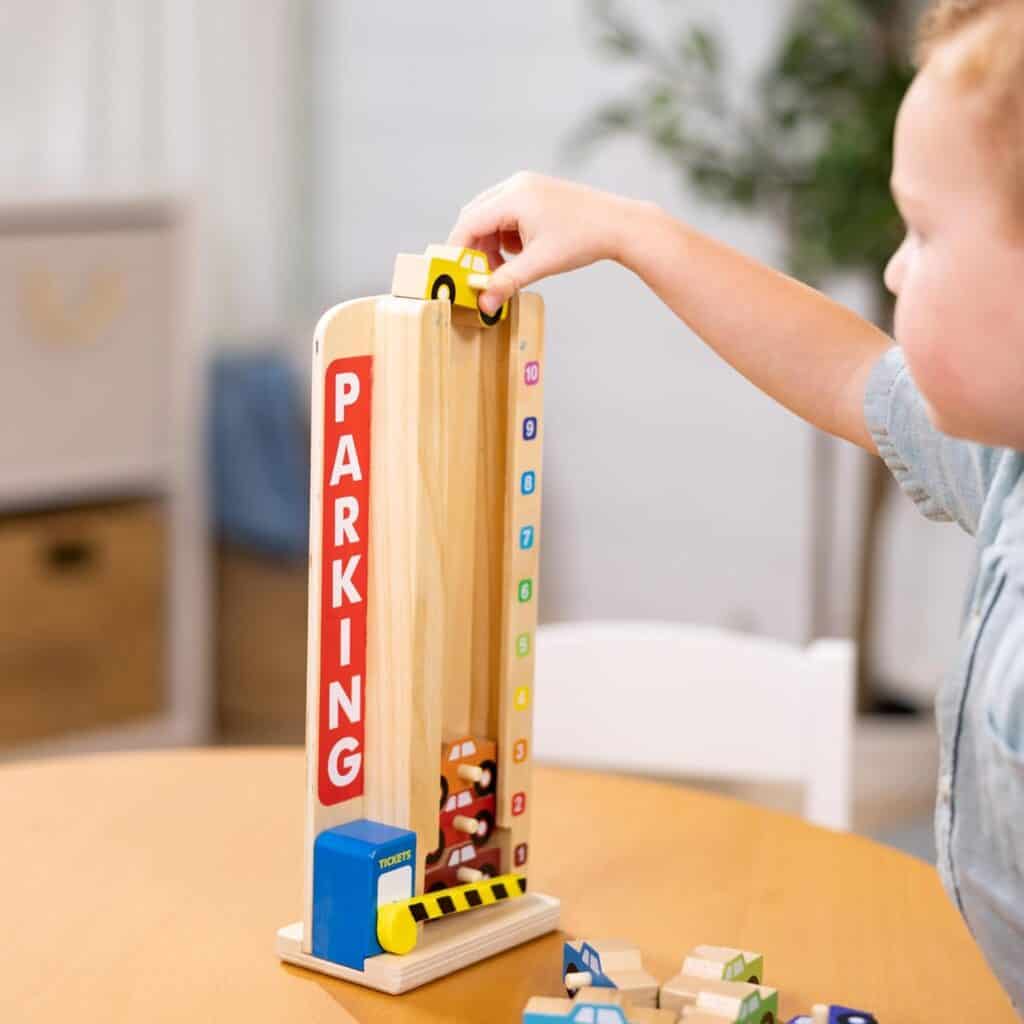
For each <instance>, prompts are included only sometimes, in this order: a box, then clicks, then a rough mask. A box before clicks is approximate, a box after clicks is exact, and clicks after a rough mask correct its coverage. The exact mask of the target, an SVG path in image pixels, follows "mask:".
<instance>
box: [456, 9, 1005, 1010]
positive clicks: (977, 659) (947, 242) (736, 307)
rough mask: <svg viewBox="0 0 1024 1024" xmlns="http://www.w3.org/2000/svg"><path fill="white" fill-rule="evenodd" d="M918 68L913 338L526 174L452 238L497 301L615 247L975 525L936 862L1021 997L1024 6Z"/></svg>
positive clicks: (638, 216) (657, 215) (912, 482)
mask: <svg viewBox="0 0 1024 1024" xmlns="http://www.w3.org/2000/svg"><path fill="white" fill-rule="evenodd" d="M921 65H922V66H921V70H920V72H919V74H918V75H917V78H916V79H915V81H914V84H913V85H912V87H911V88H910V90H909V92H908V93H907V96H906V97H905V99H904V102H903V106H902V109H901V111H900V115H899V120H898V123H897V127H896V137H895V155H894V169H893V176H892V186H893V194H894V196H895V198H896V201H897V203H898V205H899V208H900V211H901V213H902V215H903V218H904V220H905V222H906V225H907V234H906V238H905V240H904V242H903V244H902V245H901V246H900V248H899V250H898V251H897V252H896V254H895V255H894V256H893V257H892V260H891V262H890V263H889V266H888V268H887V270H886V284H887V285H888V287H889V288H890V289H891V290H892V291H893V292H894V293H895V295H896V296H897V307H896V323H895V337H896V342H897V347H892V341H891V340H890V339H889V338H888V337H887V336H886V335H884V334H883V333H882V332H881V331H879V330H877V329H876V328H875V327H873V326H872V325H871V324H869V323H867V322H865V321H863V320H861V319H860V318H858V317H857V316H855V315H854V314H853V313H850V312H848V311H847V310H845V309H843V308H841V307H840V306H838V305H836V304H835V303H833V302H831V301H830V300H829V299H827V298H825V297H824V296H822V295H820V294H818V293H817V292H815V291H813V290H811V289H810V288H807V287H805V286H803V285H802V284H799V283H798V282H796V281H794V280H791V279H789V278H787V277H785V276H784V275H782V274H779V273H776V272H775V271H773V270H770V269H768V268H766V267H764V266H761V265H759V264H757V263H755V262H753V261H752V260H749V259H747V258H745V257H744V256H742V255H740V254H739V253H737V252H735V251H733V250H731V249H729V248H727V247H726V246H724V245H721V244H719V243H717V242H715V241H712V240H711V239H709V238H706V237H703V236H701V235H700V234H698V233H697V232H696V231H694V230H692V229H691V228H689V227H688V226H687V225H685V224H681V223H678V222H676V221H673V220H672V219H671V218H670V217H668V216H667V215H666V214H665V213H663V212H662V211H661V210H659V209H658V208H656V207H655V206H653V205H650V204H648V203H643V202H637V201H634V200H629V199H624V198H620V197H617V196H613V195H608V194H605V193H602V192H598V191H595V190H593V189H589V188H585V187H583V186H580V185H576V184H572V183H569V182H564V181H558V180H553V179H550V178H544V177H540V176H538V175H534V174H517V175H516V176H514V177H513V178H510V179H509V180H508V181H506V182H504V183H502V184H500V185H498V186H496V187H495V188H493V189H491V190H490V191H488V192H484V193H483V194H482V195H480V196H479V197H477V198H476V199H474V200H473V201H472V202H471V203H469V204H468V205H467V206H466V207H465V208H464V209H463V210H462V212H461V214H460V216H459V218H458V222H457V223H456V225H455V228H454V229H453V231H452V235H451V238H450V241H451V242H452V243H453V244H455V245H460V246H474V247H476V248H481V249H484V250H485V251H487V252H488V254H489V255H490V257H491V260H492V266H495V265H497V266H498V269H497V270H496V272H495V273H494V276H493V278H492V281H491V284H490V286H489V288H488V290H487V291H486V293H485V294H484V295H482V296H481V299H480V305H481V307H482V308H483V309H484V310H485V311H488V312H489V311H492V310H493V309H495V308H496V307H497V306H498V305H499V304H500V303H501V302H504V301H505V300H506V299H507V298H508V297H509V295H511V294H512V292H513V291H515V290H516V289H518V288H522V287H525V286H527V285H529V284H531V283H532V282H534V281H537V280H539V279H540V278H543V277H546V276H549V275H551V274H556V273H560V272H562V271H566V270H571V269H574V268H577V267H582V266H585V265H587V264H589V263H593V262H595V261H597V260H601V259H613V260H616V261H618V262H619V263H621V264H622V265H623V266H625V267H628V268H629V269H630V270H632V271H633V272H634V273H636V274H638V275H639V276H640V277H641V278H642V279H643V280H644V281H645V282H646V283H647V284H648V285H649V287H650V288H651V289H652V290H653V291H654V292H655V293H656V294H657V295H658V296H659V297H660V298H661V299H662V300H663V301H664V302H666V303H667V304H668V305H669V306H670V307H671V308H672V310H673V311H674V312H675V313H676V314H677V315H678V316H679V317H680V318H681V319H682V320H684V321H685V322H686V323H687V324H689V325H690V327H692V328H693V330H694V331H696V333H697V334H699V335H700V336H701V337H702V338H703V339H704V340H705V341H706V342H707V343H708V344H709V345H710V346H711V347H712V348H713V349H714V350H715V351H716V352H718V353H719V355H721V356H722V357H723V358H724V359H726V360H727V361H728V362H729V363H730V364H731V365H732V366H733V367H735V368H736V369H737V370H738V371H739V372H741V373H742V374H744V375H745V376H746V377H747V378H749V379H750V380H751V381H753V382H754V383H755V384H756V385H757V386H758V387H760V388H762V389H763V390H764V391H766V392H767V393H768V394H770V395H772V396H773V397H774V398H775V399H776V400H777V401H779V402H781V403H782V404H783V405H785V406H786V407H787V408H789V409H791V410H792V411H793V412H796V413H798V414H799V415H800V416H803V417H804V418H805V419H807V420H809V421H810V422H811V423H814V424H815V425H817V426H818V427H821V428H822V429H824V430H828V431H831V432H832V433H833V434H836V435H838V436H840V437H844V438H846V439H847V440H849V441H852V442H854V443H855V444H858V445H860V446H861V447H862V448H865V449H867V450H868V451H869V452H872V453H877V454H878V455H880V456H881V457H882V458H883V459H884V460H885V462H886V464H887V465H888V466H889V468H890V469H891V470H892V472H893V474H894V475H895V477H896V479H897V480H898V481H899V483H900V484H901V486H902V487H903V489H904V490H905V491H906V493H907V494H908V495H909V497H910V498H911V499H912V500H913V501H914V503H915V504H916V505H917V506H918V507H919V508H920V510H921V511H922V513H923V514H924V515H926V516H927V517H928V518H930V519H936V520H947V521H956V522H957V523H959V524H960V526H961V527H962V528H963V529H964V530H966V531H967V532H968V533H970V534H971V535H973V536H974V537H975V538H976V540H977V558H976V565H975V571H974V573H973V574H972V579H971V582H970V585H969V588H968V594H967V604H966V607H965V617H964V624H963V631H962V636H961V646H960V653H959V657H958V659H957V663H956V665H955V666H954V668H953V671H952V672H951V673H950V675H949V676H948V678H947V679H946V681H945V683H944V685H943V688H942V691H941V693H940V694H939V697H938V700H937V702H936V709H937V718H938V725H939V732H940V738H941V749H942V761H941V776H940V779H939V787H938V801H937V809H936V836H937V841H938V852H939V870H940V872H941V875H942V878H943V881H944V883H945V886H946V889H947V890H948V892H949V894H950V896H951V898H952V899H953V900H954V901H955V902H956V905H957V907H958V908H959V909H960V912H961V913H962V914H963V916H964V918H965V919H966V921H967V924H968V926H969V927H970V929H971V931H972V933H973V934H974V937H975V938H976V940H977V941H978V943H979V944H980V945H981V948H982V949H983V951H984V952H985V954H986V956H987V957H988V959H989V961H990V963H991V964H992V966H993V968H994V969H995V972H996V973H997V975H998V976H999V978H1000V979H1001V981H1002V983H1003V985H1004V986H1005V987H1006V989H1007V991H1008V992H1009V993H1010V995H1011V997H1012V998H1013V1000H1014V1001H1015V1004H1016V1006H1017V1007H1018V1010H1021V1009H1024V479H1022V473H1024V296H1022V294H1021V293H1022V292H1024V0H939V2H937V3H935V4H934V5H933V7H932V9H931V11H930V12H929V13H928V15H927V16H926V19H925V22H924V25H923V31H922V43H921ZM502 251H504V252H505V253H507V254H508V259H507V261H504V262H503V260H502V256H501V253H502Z"/></svg>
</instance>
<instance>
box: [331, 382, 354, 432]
mask: <svg viewBox="0 0 1024 1024" xmlns="http://www.w3.org/2000/svg"><path fill="white" fill-rule="evenodd" d="M358 401H359V375H358V374H355V373H339V374H338V382H337V384H336V385H335V392H334V422H335V423H344V422H345V409H346V408H348V406H350V405H355V404H356V402H358Z"/></svg>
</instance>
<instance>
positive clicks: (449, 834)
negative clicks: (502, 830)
mask: <svg viewBox="0 0 1024 1024" xmlns="http://www.w3.org/2000/svg"><path fill="white" fill-rule="evenodd" d="M496 810H497V804H496V802H495V798H494V794H493V793H492V794H491V795H490V796H477V795H476V791H475V790H473V789H464V790H462V792H461V793H453V794H452V795H451V796H450V797H448V799H447V800H446V801H445V803H444V807H442V808H441V820H440V825H441V835H442V837H443V838H444V847H443V848H444V849H448V847H450V846H458V845H459V844H460V843H464V842H465V841H466V839H467V838H469V837H472V839H473V842H474V843H475V844H476V845H477V846H483V845H484V844H485V843H486V842H487V840H489V839H490V838H491V833H492V832H493V831H494V815H495V812H496ZM470 824H472V825H473V826H474V827H475V829H476V831H475V832H470V831H469V829H468V828H466V827H465V826H467V825H470ZM460 825H462V826H464V827H462V828H460V827H459V826H460Z"/></svg>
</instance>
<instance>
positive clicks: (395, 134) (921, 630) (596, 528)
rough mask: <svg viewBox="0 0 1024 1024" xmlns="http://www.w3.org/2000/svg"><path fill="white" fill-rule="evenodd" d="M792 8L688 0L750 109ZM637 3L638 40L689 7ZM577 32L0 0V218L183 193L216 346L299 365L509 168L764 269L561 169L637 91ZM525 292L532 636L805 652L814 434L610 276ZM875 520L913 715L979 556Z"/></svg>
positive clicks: (630, 180) (886, 637)
mask: <svg viewBox="0 0 1024 1024" xmlns="http://www.w3.org/2000/svg"><path fill="white" fill-rule="evenodd" d="M790 2H791V0H736V2H734V3H732V4H729V5H722V4H718V3H716V2H714V0H690V2H689V4H688V5H687V9H688V10H690V11H692V13H693V16H694V18H696V19H699V20H702V21H706V22H709V23H711V24H713V25H718V26H719V28H720V30H721V36H722V38H723V39H724V40H725V41H726V43H727V46H728V50H729V57H730V59H731V61H732V62H733V64H732V66H733V67H734V68H736V69H738V73H737V74H736V76H735V77H736V82H735V85H736V89H737V91H738V92H739V93H742V92H743V90H744V89H745V88H746V87H747V86H748V85H749V82H750V81H751V80H752V78H753V77H754V75H755V74H756V71H757V68H758V66H759V65H760V63H761V61H762V60H763V59H764V57H765V56H766V54H767V53H768V52H769V51H770V49H771V46H772V44H773V41H774V38H775V34H776V32H777V31H778V30H779V28H780V21H781V17H782V13H783V12H784V11H785V10H786V9H787V8H788V6H789V3H790ZM680 6H681V5H680ZM630 9H631V10H633V11H638V12H640V13H641V14H643V16H644V17H650V18H655V19H656V18H659V17H665V16H667V15H666V12H669V13H670V12H671V11H673V10H678V9H680V8H679V7H677V6H676V5H666V4H663V3H659V2H656V0H643V2H636V3H632V4H630ZM589 36H590V33H589V30H588V23H587V20H586V18H585V17H584V14H583V5H582V3H580V2H579V0H574V2H565V3H558V4H551V3H544V2H543V0H519V2H517V3H514V4H480V3H469V2H468V0H451V2H448V3H446V4H443V5H423V4H419V3H415V2H412V0H399V2H394V3H388V4H376V5H371V4H361V3H355V2H354V0H260V3H259V4H253V3H250V2H248V0H213V2H210V3H200V2H199V0H149V2H147V3H144V4H139V3H127V2H124V0H13V2H11V3H5V4H2V5H0V121H2V122H3V124H4V126H5V136H4V138H5V141H4V145H3V146H2V147H0V196H3V197H8V196H11V195H14V196H20V195H24V194H26V193H29V192H33V193H38V192H45V193H52V192H75V193H83V192H84V193H92V192H96V191H105V192H111V191H114V192H116V191H148V190H153V189H167V188H171V189H183V188H184V189H191V190H194V191H195V192H196V193H197V194H198V195H199V197H200V199H201V202H202V208H203V233H204V241H205V246H204V260H205V273H204V283H205V288H206V299H207V303H206V307H207V320H206V322H207V327H208V333H210V334H212V335H215V336H218V337H222V338H223V337H232V336H239V335H254V334H266V335H274V334H278V335H279V334H280V333H281V330H282V328H284V329H286V330H288V329H292V330H294V331H295V335H296V342H295V350H296V353H297V356H298V360H299V362H300V364H301V363H303V362H304V361H305V360H306V359H307V358H308V355H307V353H308V337H309V334H310V331H311V326H312V323H313V322H315V319H316V315H317V313H318V311H319V310H321V309H323V308H324V307H326V306H327V305H329V304H331V303H333V302H336V301H338V300H339V299H341V298H344V297H348V296H352V295H360V294H368V293H371V292H374V291H380V290H384V289H386V288H387V285H388V281H389V277H390V267H391V261H392V258H393V255H394V253H395V252H396V251H416V250H421V249H422V248H423V246H424V245H425V244H426V243H427V242H429V241H433V240H436V239H439V238H443V237H444V236H445V235H446V233H447V231H448V229H449V227H450V225H451V223H452V220H453V219H454V217H455V215H456V213H457V211H458V208H459V206H460V205H461V204H462V203H464V202H465V201H466V200H467V199H468V198H469V197H470V196H472V195H473V194H474V193H475V192H476V191H478V190H479V189H481V188H484V187H486V186H487V185H490V184H492V183H493V182H495V181H496V180H498V179H500V178H502V177H504V176H505V175H507V174H510V173H511V172H513V171H515V170H518V169H519V168H522V167H532V168H536V169H538V170H542V171H548V172H552V173H557V174H566V175H571V176H574V177H578V178H583V179H585V180H588V181H590V182H592V183H594V184H596V185H598V186H602V187H606V188H611V189H615V190H618V191H623V192H628V193H632V194H636V195H644V196H647V197H649V198H652V199H655V200H657V201H658V202H660V203H661V204H662V205H664V206H665V207H667V208H668V209H670V210H672V211H673V212H675V213H676V214H678V215H679V216H682V217H686V218H688V219H690V220H691V221H693V222H694V223H696V224H697V225H698V226H701V227H703V228H705V229H707V230H709V231H711V232H712V233H714V234H715V235H717V236H718V237H721V238H724V239H726V240H728V241H730V242H732V243H734V244H736V245H737V246H739V247H741V248H743V249H745V250H746V251H748V252H750V253H752V254H754V255H756V256H760V257H762V258H765V259H768V260H770V261H773V262H776V263H777V262H778V261H779V255H780V251H781V249H780V244H779V237H778V235H777V233H776V231H775V230H774V228H773V227H772V226H770V225H768V224H766V223H764V222H761V221H758V220H753V219H748V218H744V217H739V216H737V215H734V214H729V213H726V212H723V211H722V210H720V209H716V208H714V207H712V206H710V205H708V204H707V203H706V202H704V201H702V200H701V199H699V198H698V197H695V196H694V195H692V194H691V193H689V192H688V191H686V190H684V189H683V188H682V187H680V183H679V182H678V181H677V180H676V179H675V178H674V177H673V176H672V175H671V174H670V173H668V172H667V171H666V170H665V168H664V167H662V166H661V165H660V164H659V163H658V162H657V161H656V160H655V159H654V158H653V157H652V156H651V155H650V154H649V153H648V152H647V151H646V150H645V149H644V148H642V147H640V146H638V145H636V144H634V143H626V142H623V143H617V144H615V145H613V146H611V147H608V148H606V149H604V150H603V151H602V152H601V153H600V154H599V155H597V156H596V157H595V158H593V159H591V160H590V161H588V162H586V163H583V164H573V163H572V162H570V160H569V159H568V157H567V155H566V152H565V145H564V144H565V141H566V140H567V138H568V136H569V134H570V133H571V131H572V129H573V128H574V127H575V126H577V125H578V124H579V122H580V120H581V118H582V117H583V116H584V115H585V114H586V113H587V112H588V111H590V110H592V109H593V108H594V107H595V106H596V105H597V104H598V103H599V102H600V101H601V99H602V98H605V97H607V96H610V95H613V94H616V93H617V92H618V91H619V88H620V86H622V85H623V84H624V82H625V81H627V80H628V73H626V72H624V71H622V70H621V69H619V68H616V67H615V66H613V65H610V64H609V63H607V62H606V61H605V60H604V59H603V58H600V57H598V56H597V55H596V51H595V48H594V46H593V45H592V41H591V39H590V38H589ZM540 290H541V291H542V292H543V293H544V295H545V297H546V298H547V300H548V312H549V323H548V337H549V346H550V347H549V356H548V368H547V369H548V373H547V380H546V385H547V418H548V434H547V440H548V447H547V458H546V467H545V468H546V481H545V487H546V507H545V523H546V525H545V536H544V547H543V551H544V561H543V583H542V613H543V615H544V616H545V618H547V619H561V618H577V617H583V616H630V615H634V616H662V617H667V618H679V619H687V620H696V621H705V622H721V623H726V624H729V625H738V626H743V627H746V628H752V629H755V630H758V631H763V632H767V633H773V634H776V635H779V636H782V637H789V638H793V639H799V638H802V637H804V636H805V635H806V633H807V631H808V629H809V623H810V622H811V620H812V609H811V607H810V593H811V586H810V580H811V530H810V526H811V501H812V488H811V480H810V447H811V444H810V439H811V437H812V434H811V432H810V430H809V428H806V427H804V426H803V425H802V424H800V423H798V422H796V421H795V420H793V419H792V417H790V416H789V415H788V414H787V413H785V412H783V411H781V410H779V409H777V408H776V407H774V405H773V404H772V403H771V402H770V401H768V400H767V399H765V398H763V397H762V396H761V395H760V394H758V393H757V392H756V391H755V390H754V389H753V388H751V387H750V386H749V385H747V384H746V383H745V382H744V381H742V380H740V379H738V378H737V377H736V375H735V374H734V373H733V372H732V371H731V370H729V369H728V368H726V367H725V366H723V365H721V364H720V363H719V362H718V361H717V359H716V358H715V357H714V356H712V355H711V354H710V353H709V352H708V351H707V350H706V349H705V348H704V347H703V346H702V345H701V344H700V343H699V341H698V340H697V339H696V338H694V337H693V336H692V335H691V334H690V333H689V332H688V331H687V330H686V329H685V328H683V327H682V326H681V325H679V324H678V323H677V322H676V321H675V320H674V319H673V317H672V316H671V315H670V314H669V313H668V312H667V311H666V310H664V309H663V308H662V307H661V306H660V305H659V304H658V303H657V301H656V300H654V299H653V298H652V297H651V296H650V295H648V294H647V293H646V292H645V290H644V289H643V287H642V286H641V285H640V284H639V282H637V281H635V280H633V279H632V278H631V277H630V276H629V275H627V274H626V273H625V272H624V271H622V270H621V269H619V268H616V267H611V266H600V267H595V268H592V269H589V270H587V271H584V272H581V273H578V274H574V275H570V276H569V277H566V278H564V279H560V280H555V281H551V282H548V283H546V284H544V285H543V286H542V287H541V289H540ZM844 294H846V293H845V292H844ZM850 299H851V301H852V302H853V303H854V304H855V305H856V303H857V298H856V295H850ZM300 319H301V320H302V321H303V323H302V326H301V327H300V328H298V329H294V324H295V323H296V321H297V320H300ZM300 353H301V354H300ZM856 455H857V453H856V452H854V451H852V450H849V449H847V450H843V449H842V448H841V447H839V455H838V475H837V483H836V487H835V495H834V499H835V500H834V507H835V512H836V516H835V519H836V526H835V533H834V537H833V538H832V542H831V544H830V545H829V547H828V549H827V550H826V551H825V552H824V553H823V554H822V558H823V559H825V560H826V561H827V563H828V565H827V567H826V570H827V576H828V579H829V581H830V594H829V605H830V607H829V608H828V609H826V610H825V611H826V614H825V615H824V619H825V622H826V623H827V627H828V628H829V629H832V630H836V631H842V630H843V629H844V628H845V627H847V625H848V623H849V621H850V614H851V610H852V598H853V591H852V586H851V580H852V579H853V566H852V558H851V551H852V544H853V539H854V537H855V535H856V528H857V523H858V507H859V504H860V472H859V470H860V468H861V465H862V463H861V462H860V461H859V460H858V459H857V458H856ZM888 515H889V523H888V527H887V535H886V540H885V547H886V551H887V557H888V561H887V565H886V571H885V587H886V589H885V596H884V600H883V604H882V607H881V609H880V617H881V630H880V636H879V641H880V649H879V652H878V654H879V659H880V662H881V666H882V668H883V670H884V671H885V672H886V673H887V674H889V675H892V676H896V677H900V676H902V677H906V678H908V679H909V681H910V683H911V686H912V688H913V689H915V690H916V691H917V692H918V693H922V694H926V693H927V692H929V691H930V690H931V689H932V688H933V686H934V681H935V679H936V677H937V675H938V673H939V672H940V671H941V669H942V667H943V666H944V665H945V664H946V663H947V661H948V659H949V656H950V653H951V651H952V650H953V646H954V644H955V638H956V619H957V613H958V609H959V601H960V595H961V590H962V586H963V576H964V573H965V566H966V559H967V554H968V551H969V547H970V544H969V541H968V540H967V539H966V538H963V537H962V536H960V535H959V531H957V530H956V528H954V527H939V526H934V525H931V524H927V523H925V522H924V521H923V520H921V519H920V517H919V516H917V514H916V512H915V511H914V510H913V509H912V508H911V507H910V506H909V504H908V503H906V502H894V503H893V504H892V505H891V506H890V509H889V513H888Z"/></svg>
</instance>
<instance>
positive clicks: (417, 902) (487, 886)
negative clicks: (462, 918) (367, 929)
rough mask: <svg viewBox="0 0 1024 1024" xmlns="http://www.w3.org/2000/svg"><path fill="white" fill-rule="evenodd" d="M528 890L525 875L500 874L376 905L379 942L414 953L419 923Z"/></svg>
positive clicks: (391, 950) (386, 947) (392, 950)
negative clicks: (407, 898) (395, 901)
mask: <svg viewBox="0 0 1024 1024" xmlns="http://www.w3.org/2000/svg"><path fill="white" fill-rule="evenodd" d="M525 892H526V876H525V875H498V876H497V877H496V878H485V879H483V880H482V881H479V882H470V883H469V884H468V885H457V886H454V887H453V888H451V889H438V890H437V891H436V892H428V893H424V894H423V895H422V896H414V897H413V898H412V899H410V900H402V901H401V902H400V903H385V904H384V905H383V906H382V907H378V908H377V941H378V942H379V943H380V944H381V947H382V948H383V949H384V950H385V951H386V952H388V953H411V952H412V951H413V950H414V949H415V948H416V933H417V929H416V925H418V924H422V923H423V922H425V921H436V920H437V919H438V918H441V917H451V916H452V914H464V913H465V912H466V911H467V910H476V908H477V907H488V906H490V905H491V904H492V903H501V902H502V901H504V900H513V899H517V898H518V897H520V896H522V895H523V893H525Z"/></svg>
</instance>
